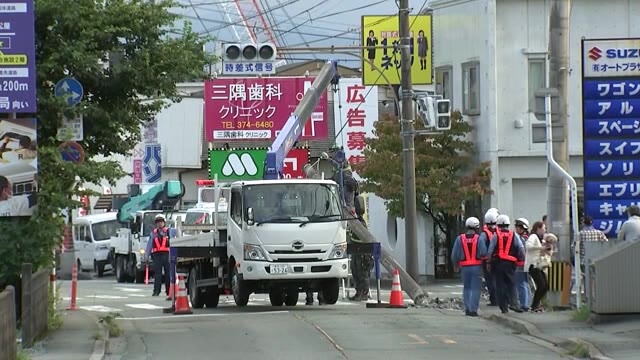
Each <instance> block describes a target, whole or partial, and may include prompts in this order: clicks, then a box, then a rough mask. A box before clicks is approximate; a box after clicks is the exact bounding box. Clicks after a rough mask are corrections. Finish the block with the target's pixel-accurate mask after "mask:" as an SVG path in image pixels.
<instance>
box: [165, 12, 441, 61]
mask: <svg viewBox="0 0 640 360" xmlns="http://www.w3.org/2000/svg"><path fill="white" fill-rule="evenodd" d="M178 1H179V2H180V3H181V4H183V5H184V6H185V8H183V9H177V10H175V13H177V14H180V15H183V16H184V18H185V20H188V21H190V22H191V23H192V25H193V28H194V30H195V31H196V32H198V33H202V34H208V35H210V36H214V37H215V38H216V39H217V40H219V41H221V42H239V41H238V38H241V39H242V41H241V42H245V43H246V42H251V40H250V39H251V38H250V37H249V35H248V31H247V27H244V26H242V21H241V20H240V19H241V17H240V16H239V14H238V11H237V10H236V7H235V3H236V1H234V0H178ZM237 2H238V3H239V4H240V6H239V7H240V9H241V12H242V13H243V15H244V17H245V19H247V21H246V24H247V25H248V28H250V29H253V30H254V32H255V33H257V36H258V41H269V39H271V37H270V36H269V33H268V32H265V31H264V30H263V29H264V28H265V26H264V25H263V21H264V22H265V23H266V24H267V27H269V29H270V31H271V34H272V36H273V39H275V41H276V45H277V46H284V47H290V48H301V47H328V46H332V45H333V46H350V45H359V44H360V27H361V16H362V15H392V14H397V12H398V6H397V3H396V0H324V1H317V0H238V1H237ZM428 2H429V1H428V0H427V1H425V0H409V6H410V7H411V8H412V9H413V10H412V11H411V14H417V13H418V12H419V10H420V9H424V8H426V7H427V6H428ZM254 4H255V5H254ZM256 5H257V6H258V7H259V10H256ZM225 8H226V10H225ZM226 14H229V16H227V15H226ZM260 15H262V16H260ZM232 23H233V24H238V25H239V26H235V27H234V26H231V25H230V24H232ZM215 49H218V50H219V49H220V42H216V43H213V44H211V45H210V46H208V50H209V51H214V50H215ZM314 58H316V59H334V60H338V61H341V63H342V64H343V65H344V66H349V67H354V68H359V67H360V62H361V60H359V59H357V58H355V57H350V56H347V55H336V54H333V55H330V54H327V53H324V54H323V53H315V52H314V53H306V54H293V55H288V57H287V58H286V60H287V62H288V63H292V62H300V61H304V60H308V59H314Z"/></svg>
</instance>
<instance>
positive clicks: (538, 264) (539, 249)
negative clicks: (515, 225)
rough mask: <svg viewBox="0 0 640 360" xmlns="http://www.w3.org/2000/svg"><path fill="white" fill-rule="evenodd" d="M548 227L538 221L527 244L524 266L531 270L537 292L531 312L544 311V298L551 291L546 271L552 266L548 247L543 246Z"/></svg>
mask: <svg viewBox="0 0 640 360" xmlns="http://www.w3.org/2000/svg"><path fill="white" fill-rule="evenodd" d="M546 232H547V227H546V225H545V224H544V223H543V222H542V221H536V222H535V223H533V226H532V227H531V234H530V235H529V237H528V238H527V241H526V243H525V248H526V257H525V262H524V266H525V268H527V269H528V270H529V275H530V276H531V278H532V279H533V282H534V283H535V286H536V291H535V293H534V294H533V302H532V303H531V307H530V308H531V311H534V312H542V311H544V309H543V307H542V305H541V304H540V303H541V301H542V299H543V298H544V296H545V295H546V294H547V291H548V290H549V287H548V283H547V275H546V274H545V272H544V271H545V270H546V269H547V268H548V267H549V266H550V257H549V256H548V255H549V253H548V251H547V247H545V246H544V245H543V244H542V240H541V239H544V236H545V233H546Z"/></svg>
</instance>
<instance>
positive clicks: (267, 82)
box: [204, 77, 329, 142]
mask: <svg viewBox="0 0 640 360" xmlns="http://www.w3.org/2000/svg"><path fill="white" fill-rule="evenodd" d="M313 80H314V78H312V77H280V78H278V77H269V78H242V79H238V78H236V79H231V78H220V79H212V80H207V81H205V87H204V109H205V111H204V116H205V132H206V140H207V141H209V142H213V141H221V140H253V141H256V140H264V141H269V140H273V139H275V137H276V136H277V134H278V133H279V132H280V130H281V129H282V127H283V126H284V124H285V123H286V122H287V120H288V119H289V117H290V116H291V114H292V113H293V111H294V110H295V108H296V107H297V106H298V104H299V103H300V100H302V97H303V96H304V93H305V92H306V90H307V89H308V88H310V87H311V84H312V83H313ZM327 119H328V117H327V92H326V91H324V92H323V93H322V96H321V97H320V102H319V103H318V105H317V106H316V108H315V109H314V111H313V113H312V114H311V118H310V119H309V120H308V121H307V124H306V126H305V128H304V129H303V131H302V136H301V137H300V140H321V139H326V138H327V137H328V134H329V132H328V126H327V121H328V120H327Z"/></svg>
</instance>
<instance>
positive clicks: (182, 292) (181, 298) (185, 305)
mask: <svg viewBox="0 0 640 360" xmlns="http://www.w3.org/2000/svg"><path fill="white" fill-rule="evenodd" d="M177 276H178V290H177V291H176V302H175V309H174V310H173V314H174V315H183V314H193V313H192V312H191V307H190V306H189V297H188V296H187V288H186V286H185V284H184V275H182V274H178V275H177Z"/></svg>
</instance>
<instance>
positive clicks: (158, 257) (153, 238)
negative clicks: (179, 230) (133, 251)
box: [146, 214, 171, 296]
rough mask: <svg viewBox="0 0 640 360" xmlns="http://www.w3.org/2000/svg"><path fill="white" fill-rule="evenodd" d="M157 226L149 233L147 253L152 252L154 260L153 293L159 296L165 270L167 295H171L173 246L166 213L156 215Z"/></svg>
mask: <svg viewBox="0 0 640 360" xmlns="http://www.w3.org/2000/svg"><path fill="white" fill-rule="evenodd" d="M155 222H156V227H155V228H154V229H153V230H151V234H149V242H148V243H147V250H146V253H147V254H151V260H152V261H153V272H154V274H153V294H152V296H159V295H160V290H161V288H162V279H163V272H164V288H165V292H166V294H167V296H169V287H170V283H171V270H170V265H169V248H170V246H171V244H170V241H169V238H170V237H171V234H170V232H169V229H168V228H167V227H166V219H165V217H164V215H162V214H158V215H156V217H155Z"/></svg>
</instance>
